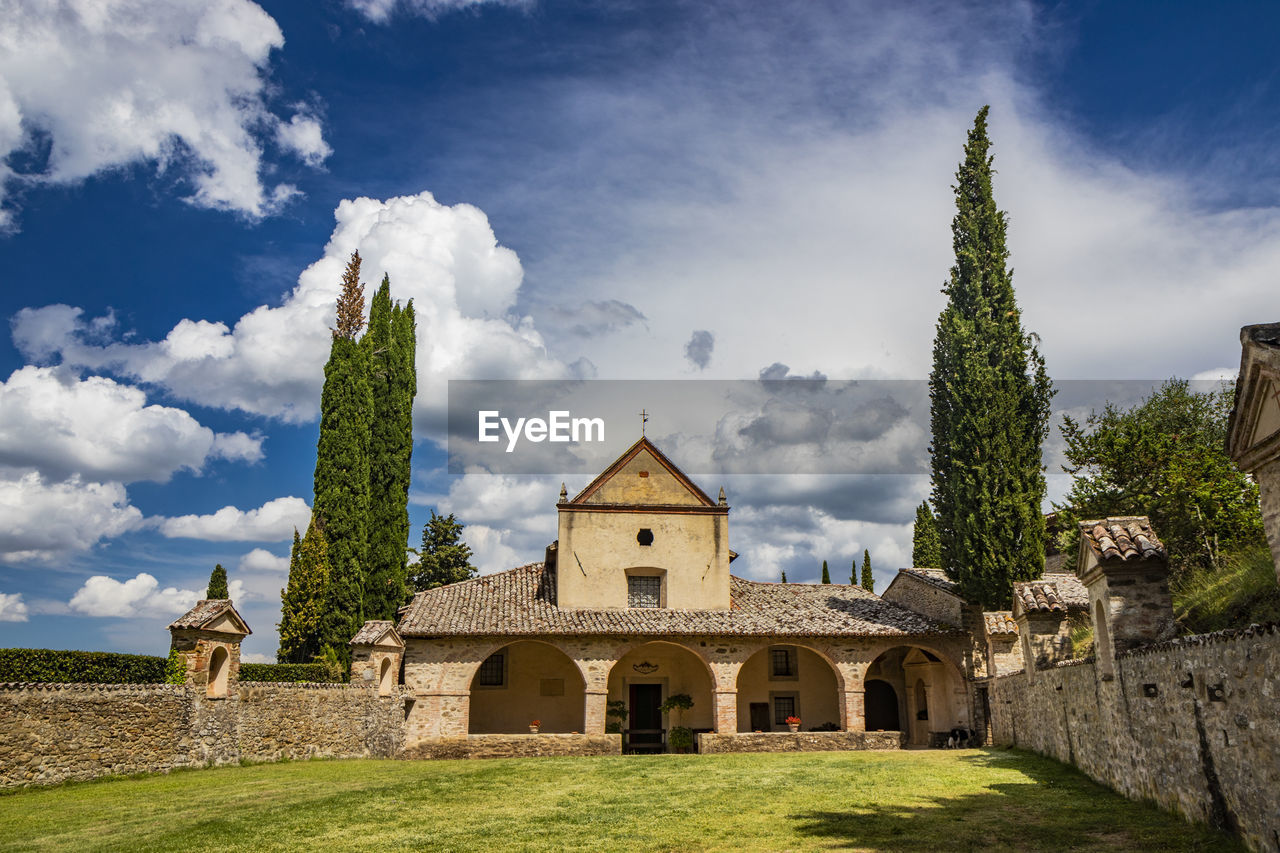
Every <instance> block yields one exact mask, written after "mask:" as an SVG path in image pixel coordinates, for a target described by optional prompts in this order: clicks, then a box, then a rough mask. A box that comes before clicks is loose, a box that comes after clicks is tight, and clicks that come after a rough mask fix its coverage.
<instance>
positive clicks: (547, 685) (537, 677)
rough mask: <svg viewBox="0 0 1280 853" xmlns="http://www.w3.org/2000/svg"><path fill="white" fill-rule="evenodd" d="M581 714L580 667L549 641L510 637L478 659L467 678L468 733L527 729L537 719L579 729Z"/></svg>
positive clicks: (554, 728)
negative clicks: (468, 697) (513, 640)
mask: <svg viewBox="0 0 1280 853" xmlns="http://www.w3.org/2000/svg"><path fill="white" fill-rule="evenodd" d="M584 715H585V684H584V682H583V678H582V673H581V671H580V670H579V669H578V666H577V665H576V664H575V663H574V662H573V660H572V659H571V658H570V657H569V656H568V655H567V654H565V652H564V651H562V650H561V649H559V648H557V647H556V646H554V645H552V644H550V643H544V642H541V641H537V640H517V641H516V642H513V643H508V644H507V645H505V646H502V647H500V648H498V649H496V650H495V651H493V652H491V653H489V654H488V655H487V656H486V657H485V658H484V659H483V660H481V661H480V663H479V665H478V666H477V667H476V668H475V674H474V675H473V676H472V678H471V684H470V703H469V708H468V719H467V731H468V732H469V733H470V734H518V733H521V732H528V731H529V726H530V725H531V724H532V723H533V722H534V721H535V720H537V721H538V726H539V731H543V732H581V731H583V728H584V726H583V720H584Z"/></svg>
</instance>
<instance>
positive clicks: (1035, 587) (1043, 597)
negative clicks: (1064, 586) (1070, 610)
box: [1013, 580, 1067, 613]
mask: <svg viewBox="0 0 1280 853" xmlns="http://www.w3.org/2000/svg"><path fill="white" fill-rule="evenodd" d="M1013 603H1014V604H1015V605H1018V606H1020V607H1021V608H1022V610H1023V612H1025V613H1055V612H1056V613H1065V612H1067V605H1066V602H1064V601H1063V600H1062V597H1061V596H1060V595H1058V588H1057V586H1056V585H1055V584H1054V583H1053V582H1052V581H1043V580H1039V581H1023V582H1020V583H1015V584H1014V585H1013Z"/></svg>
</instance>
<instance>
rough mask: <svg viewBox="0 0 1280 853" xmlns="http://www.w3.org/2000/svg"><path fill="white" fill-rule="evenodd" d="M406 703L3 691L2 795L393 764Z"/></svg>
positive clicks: (349, 688)
mask: <svg viewBox="0 0 1280 853" xmlns="http://www.w3.org/2000/svg"><path fill="white" fill-rule="evenodd" d="M403 744H404V698H403V695H402V694H400V692H399V691H397V693H396V694H395V695H392V696H384V697H379V696H378V693H377V690H376V689H375V688H372V687H365V686H355V685H345V684H342V685H338V684H289V683H272V682H242V683H240V684H239V685H238V686H237V687H235V688H233V689H232V691H231V692H230V694H229V695H228V696H227V697H226V698H223V699H209V698H207V697H206V696H205V691H204V689H203V688H193V687H187V686H183V685H168V684H17V683H3V684H0V788H12V787H21V786H27V785H47V784H53V783H57V782H65V781H69V780H85V779H94V778H97V777H99V776H108V775H118V774H128V773H143V772H156V771H165V770H170V769H172V768H174V767H201V766H208V765H218V764H233V763H237V762H239V761H240V760H242V759H247V760H251V761H278V760H280V759H284V758H310V757H312V756H325V757H361V756H384V757H390V756H392V755H395V754H396V753H398V752H399V751H400V749H401V748H402V747H403Z"/></svg>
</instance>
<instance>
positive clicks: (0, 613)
mask: <svg viewBox="0 0 1280 853" xmlns="http://www.w3.org/2000/svg"><path fill="white" fill-rule="evenodd" d="M26 621H27V605H26V604H25V603H24V602H23V601H22V593H20V592H0V622H26Z"/></svg>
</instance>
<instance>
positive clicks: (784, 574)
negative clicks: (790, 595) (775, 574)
mask: <svg viewBox="0 0 1280 853" xmlns="http://www.w3.org/2000/svg"><path fill="white" fill-rule="evenodd" d="M786 582H787V573H786V572H785V571H784V572H783V573H782V581H781V583H786Z"/></svg>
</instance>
